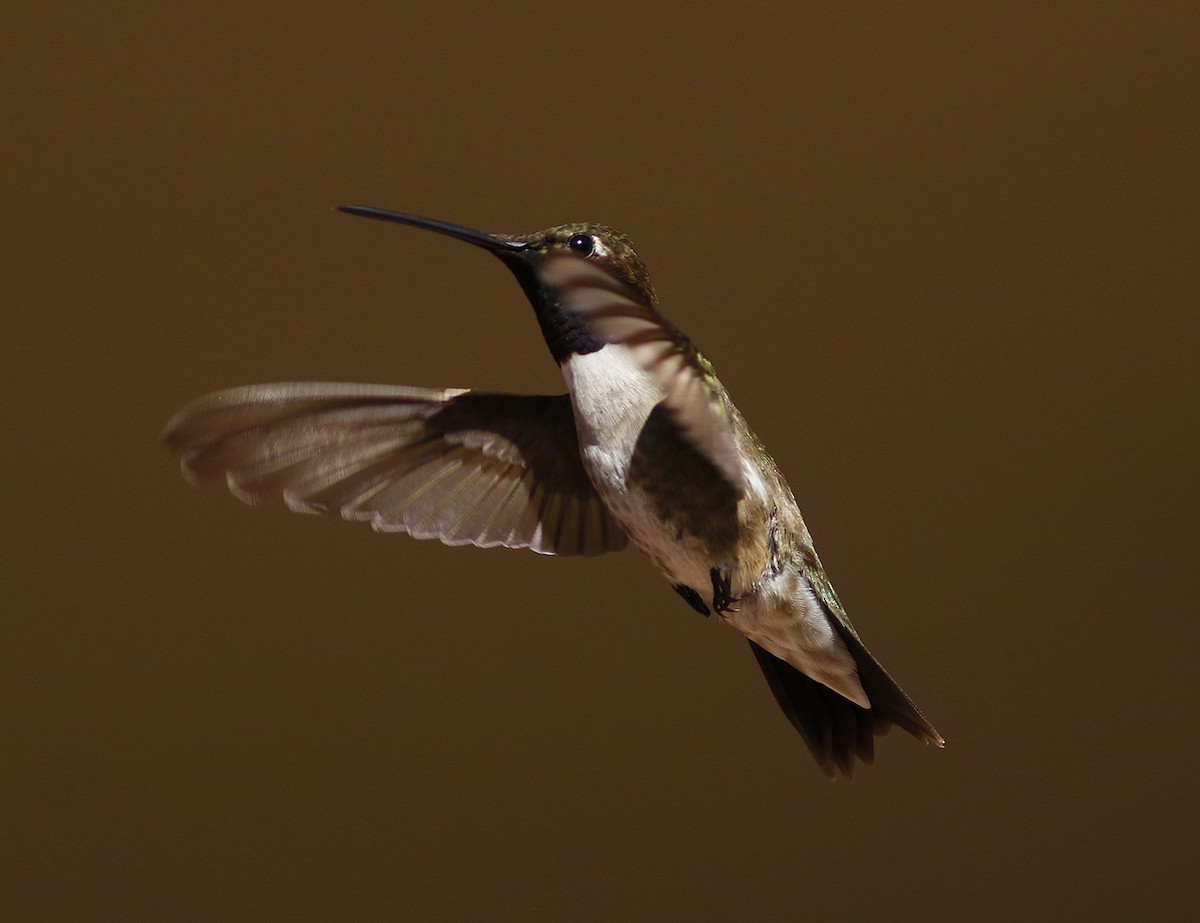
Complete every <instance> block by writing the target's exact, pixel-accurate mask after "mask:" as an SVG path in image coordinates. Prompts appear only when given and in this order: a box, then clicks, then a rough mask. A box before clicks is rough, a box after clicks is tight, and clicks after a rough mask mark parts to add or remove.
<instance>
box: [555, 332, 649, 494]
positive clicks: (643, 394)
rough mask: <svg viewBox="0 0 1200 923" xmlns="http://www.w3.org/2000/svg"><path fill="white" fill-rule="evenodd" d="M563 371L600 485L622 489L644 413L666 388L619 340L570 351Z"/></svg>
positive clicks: (588, 461)
mask: <svg viewBox="0 0 1200 923" xmlns="http://www.w3.org/2000/svg"><path fill="white" fill-rule="evenodd" d="M562 373H563V378H564V379H566V382H567V388H568V389H569V390H570V392H571V402H572V405H573V406H574V409H575V426H576V428H577V429H578V431H579V448H580V452H581V453H582V454H583V460H584V464H585V465H586V466H587V468H588V471H589V473H590V474H591V475H592V479H593V481H594V482H596V488H597V490H600V491H601V494H602V495H604V494H606V493H607V492H608V490H613V489H615V490H619V491H623V490H624V488H625V476H626V474H627V473H628V471H629V459H630V457H631V456H632V455H633V447H634V445H635V444H636V442H637V437H638V434H639V433H640V432H641V430H642V426H643V425H644V424H645V422H646V417H648V416H649V415H650V411H651V410H653V409H654V406H655V405H656V404H657V403H658V402H659V401H661V400H662V398H663V391H662V388H661V387H659V385H658V383H657V382H656V381H655V380H654V378H653V377H652V376H651V375H649V374H647V373H646V372H645V371H643V370H642V368H641V366H640V365H638V363H637V362H636V361H634V358H633V356H632V355H631V354H630V352H629V349H628V348H627V347H625V346H622V345H620V344H618V343H610V344H608V345H607V346H605V347H603V348H602V349H599V350H597V351H596V352H594V353H587V354H585V355H574V356H571V357H570V358H569V359H567V360H566V361H565V362H563V364H562ZM606 488H607V489H608V490H606ZM605 499H608V498H607V497H606V498H605Z"/></svg>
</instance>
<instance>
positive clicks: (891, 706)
mask: <svg viewBox="0 0 1200 923" xmlns="http://www.w3.org/2000/svg"><path fill="white" fill-rule="evenodd" d="M838 628H839V634H840V635H841V637H842V640H843V641H844V642H845V644H846V647H847V648H849V650H850V653H851V655H853V657H854V661H855V664H856V665H857V666H858V676H859V680H860V681H861V682H862V685H863V689H864V690H865V691H866V693H867V697H868V698H869V699H870V700H871V708H863V707H861V706H859V705H856V704H855V703H853V702H851V701H850V700H849V699H847V698H845V697H844V696H842V695H839V694H838V693H836V692H834V691H833V690H832V689H830V688H829V687H828V686H826V685H824V684H823V683H819V682H817V681H816V680H814V679H811V678H810V677H808V676H806V675H805V674H804V673H802V672H801V671H800V670H797V669H796V668H795V667H793V666H792V665H791V664H790V663H788V662H787V661H785V660H781V659H779V658H778V657H776V656H775V655H774V654H771V653H768V652H767V651H765V650H763V649H762V648H761V647H759V646H758V645H757V644H755V643H754V642H753V641H751V642H750V647H751V649H752V650H753V651H754V656H755V658H756V659H757V660H758V665H759V666H760V667H761V668H762V671H763V675H764V676H765V677H766V679H767V683H768V684H769V685H770V687H771V691H772V692H773V693H774V694H775V700H776V701H777V702H778V703H779V707H780V708H781V709H783V713H784V714H785V715H786V716H787V718H788V720H789V721H791V723H792V726H793V727H795V728H796V730H797V731H799V732H800V736H801V737H802V738H803V739H804V742H805V743H806V744H807V745H808V748H809V750H811V751H812V754H813V756H814V757H815V758H816V761H817V763H818V765H820V767H821V769H822V770H823V771H824V773H825V775H827V776H828V777H829V778H831V779H834V778H837V776H838V774H839V773H840V774H841V775H843V776H845V777H846V778H853V776H854V766H855V759H856V758H857V759H858V760H859V761H861V762H863V763H867V764H870V763H872V762H874V761H875V738H876V737H878V736H881V735H883V734H886V733H887V732H888V731H889V730H890V729H891V727H892V725H893V724H894V725H896V726H898V727H900V728H903V729H904V730H906V731H908V732H909V733H910V734H912V735H913V736H914V737H916V738H917V739H919V740H922V741H925V742H926V743H932V744H935V745H936V746H938V747H943V746H945V744H946V742H945V740H943V739H942V735H941V734H939V733H938V732H937V731H936V730H935V729H934V727H933V725H931V724H930V723H929V722H928V721H927V720H926V718H925V716H924V715H922V714H921V712H920V710H919V709H918V708H917V707H916V706H915V705H914V704H913V703H912V700H911V699H909V697H908V696H907V695H905V694H904V691H903V690H902V689H901V688H900V687H899V686H897V685H896V683H895V681H894V680H893V679H892V678H891V677H890V676H888V674H887V671H886V670H884V669H883V667H882V666H880V665H879V662H878V661H877V660H876V659H875V658H874V657H872V656H871V653H870V652H869V651H868V650H867V649H866V648H865V647H864V646H863V644H862V642H861V641H859V640H858V638H857V637H855V636H854V635H853V633H851V632H849V631H844V630H842V629H841V626H840V625H839V626H838Z"/></svg>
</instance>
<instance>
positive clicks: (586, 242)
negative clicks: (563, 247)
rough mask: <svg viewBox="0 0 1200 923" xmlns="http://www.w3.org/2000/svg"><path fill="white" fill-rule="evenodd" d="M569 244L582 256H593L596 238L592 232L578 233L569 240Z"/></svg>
mask: <svg viewBox="0 0 1200 923" xmlns="http://www.w3.org/2000/svg"><path fill="white" fill-rule="evenodd" d="M567 246H568V247H570V248H571V249H572V250H574V251H575V252H576V253H578V254H579V255H580V256H591V255H592V252H593V251H594V250H595V249H596V239H595V238H594V237H592V235H591V234H576V235H575V236H574V237H572V238H571V239H570V240H568V241H567Z"/></svg>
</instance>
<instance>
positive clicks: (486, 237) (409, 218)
mask: <svg viewBox="0 0 1200 923" xmlns="http://www.w3.org/2000/svg"><path fill="white" fill-rule="evenodd" d="M338 211H343V212H346V214H348V215H358V216H359V217H360V218H375V219H378V220H379V221H395V222H396V223H398V224H411V225H412V226H413V227H417V228H424V229H425V230H427V231H436V232H437V233H438V234H445V235H446V236H447V237H454V238H457V239H458V240H465V241H466V242H467V243H469V244H474V245H475V246H477V247H482V248H483V249H484V250H488V251H490V252H492V253H494V254H496V256H498V257H500V258H501V259H504V258H505V257H510V256H515V255H516V254H518V253H524V252H525V251H527V250H528V249H529V245H528V244H524V243H521V242H519V241H513V240H504V239H503V238H500V237H493V236H492V235H491V234H485V233H484V232H483V231H475V230H472V229H471V228H464V227H462V226H460V225H457V224H450V223H448V222H446V221H438V220H437V219H435V218H422V217H421V216H420V215H408V214H405V213H404V212H390V211H386V210H385V209H382V208H372V207H371V206H369V205H339V206H338Z"/></svg>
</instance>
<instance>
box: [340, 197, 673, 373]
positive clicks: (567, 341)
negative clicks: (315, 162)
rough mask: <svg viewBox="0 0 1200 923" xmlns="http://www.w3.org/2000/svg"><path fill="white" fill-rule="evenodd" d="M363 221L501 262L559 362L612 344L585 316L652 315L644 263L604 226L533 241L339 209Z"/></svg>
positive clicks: (578, 227)
mask: <svg viewBox="0 0 1200 923" xmlns="http://www.w3.org/2000/svg"><path fill="white" fill-rule="evenodd" d="M338 207H339V209H340V210H341V211H344V212H347V213H348V214H351V215H359V216H361V217H364V218H376V219H379V220H382V221H395V222H398V223H399V224H409V225H412V226H413V227H418V228H425V229H426V230H429V231H435V232H437V233H439V234H445V235H446V236H448V237H454V238H456V239H458V240H462V241H465V242H467V243H470V244H474V245H475V246H477V247H480V248H482V249H484V250H487V251H488V252H490V253H492V254H494V255H495V256H497V257H498V258H499V259H500V261H501V262H502V263H504V265H506V266H507V267H508V268H509V269H510V270H511V271H512V273H513V275H514V276H516V278H517V281H518V282H519V283H520V285H521V288H522V289H523V290H524V292H525V295H526V297H528V298H529V302H530V304H531V305H532V306H533V310H534V313H535V314H536V315H537V319H538V323H539V324H540V326H541V328H542V335H543V336H544V337H545V339H546V345H547V346H549V347H550V353H551V354H552V355H553V356H554V359H555V361H556V362H559V363H561V362H563V361H565V360H566V359H568V358H570V357H571V356H572V355H578V354H583V353H590V352H595V351H597V350H599V349H601V348H602V347H603V346H604V345H605V343H606V342H607V341H606V340H605V339H603V338H601V337H599V336H597V335H596V334H595V333H594V332H592V331H591V330H589V328H588V326H587V323H586V320H585V319H586V316H587V315H589V314H592V313H594V312H597V311H603V310H604V309H605V308H606V307H610V306H611V307H612V308H613V309H614V310H616V309H620V306H621V304H622V302H624V303H629V302H633V303H634V304H637V305H641V306H643V307H644V308H649V309H650V310H651V311H653V306H654V304H655V296H654V287H653V286H652V285H651V283H650V274H649V272H648V271H647V270H646V264H645V263H643V262H642V258H641V257H640V256H638V255H637V251H635V250H634V249H633V246H632V244H630V242H629V238H627V237H626V236H625V235H624V234H621V233H620V232H618V231H614V230H613V229H612V228H609V227H605V226H604V225H601V224H590V223H586V222H584V223H578V224H563V225H559V226H558V227H553V228H547V229H546V230H544V231H535V232H534V233H532V234H487V233H485V232H483V231H476V230H472V229H471V228H465V227H461V226H459V225H456V224H449V223H447V222H445V221H438V220H436V219H433V218H423V217H421V216H419V215H409V214H405V213H403V212H392V211H385V210H383V209H379V208H371V207H369V206H365V205H340V206H338Z"/></svg>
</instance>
